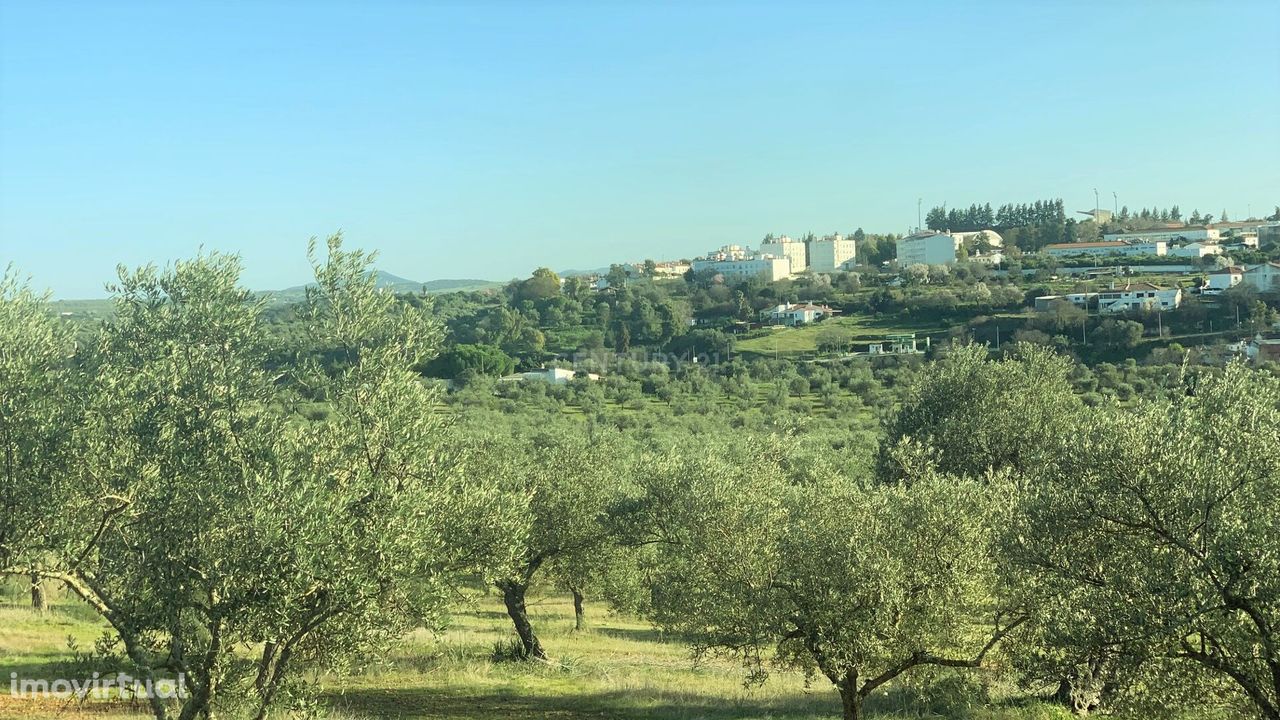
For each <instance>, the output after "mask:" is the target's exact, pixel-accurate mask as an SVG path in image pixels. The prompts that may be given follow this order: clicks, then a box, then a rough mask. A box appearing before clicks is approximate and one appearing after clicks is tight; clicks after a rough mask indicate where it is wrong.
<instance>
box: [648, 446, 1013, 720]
mask: <svg viewBox="0 0 1280 720" xmlns="http://www.w3.org/2000/svg"><path fill="white" fill-rule="evenodd" d="M766 447H768V445H767V444H766ZM779 460H780V455H779V452H774V451H772V450H766V451H765V452H758V451H756V450H755V449H753V447H752V443H751V442H741V443H734V444H731V445H728V444H726V445H718V444H712V443H706V444H704V446H703V447H702V448H701V449H699V450H693V449H689V450H684V451H678V452H671V453H668V454H666V455H664V456H663V457H660V458H654V459H653V460H652V461H651V462H650V463H648V464H647V465H646V469H645V471H644V473H643V477H642V483H643V484H644V485H645V486H646V487H647V488H648V490H649V493H650V497H651V500H652V503H653V507H654V511H653V519H652V523H653V528H654V535H653V538H652V541H653V546H654V547H656V548H658V552H659V554H660V560H659V562H658V564H657V569H656V572H655V577H654V578H653V582H652V585H651V587H652V591H653V601H652V602H653V616H654V619H655V620H656V621H657V622H658V624H659V625H660V626H662V627H663V628H665V629H667V630H670V631H672V632H676V633H680V634H682V635H683V636H685V637H687V638H688V639H689V640H690V642H691V643H692V644H693V646H694V649H695V651H696V652H697V653H699V654H703V653H716V652H727V653H729V654H732V655H735V656H737V657H740V658H741V659H743V661H744V662H745V663H746V665H747V667H748V669H749V671H750V672H751V674H752V677H753V678H756V679H763V678H764V676H765V672H766V669H767V661H766V659H767V658H769V657H770V653H771V652H772V651H776V654H773V656H772V657H773V659H774V660H776V661H777V662H781V663H783V664H786V665H791V666H798V667H802V668H805V669H807V670H810V671H816V672H817V673H820V674H821V675H823V676H824V677H826V678H827V679H828V680H829V681H830V682H831V683H832V684H833V685H835V686H836V688H837V689H838V690H839V691H840V694H841V697H842V700H843V703H844V713H845V716H846V717H848V718H857V717H861V716H862V714H863V703H864V701H865V700H866V698H867V697H868V696H869V695H870V694H871V693H873V692H875V691H876V690H877V689H879V688H882V687H884V686H885V685H886V684H888V683H891V682H892V681H893V680H895V679H896V678H898V677H899V676H900V675H902V674H903V673H906V672H909V671H910V670H911V669H912V668H915V667H919V666H924V665H947V666H959V667H972V666H976V665H977V664H979V663H980V662H981V661H982V660H983V659H984V658H985V656H986V654H987V653H988V652H989V650H990V649H991V647H992V646H993V645H994V644H995V640H997V639H998V638H999V637H1000V636H1002V635H1003V634H1004V632H1006V630H1007V628H1008V627H1009V625H1011V624H1012V622H1016V621H1010V620H1008V619H1007V618H1004V617H1002V616H1001V614H1000V613H999V610H998V608H997V607H996V605H995V604H994V603H993V601H992V600H991V597H992V588H993V583H994V574H995V568H994V562H993V560H992V555H991V552H990V550H991V544H992V541H993V527H992V524H993V523H992V520H993V518H994V517H995V515H996V513H995V512H994V511H993V509H994V508H996V507H998V506H999V504H1000V503H999V502H998V498H999V497H1001V496H1002V494H1003V496H1006V497H1007V492H1004V491H1003V490H1002V486H1003V482H1002V481H1000V480H999V479H987V481H985V482H980V481H976V480H969V479H963V478H957V477H952V476H944V475H941V474H939V473H937V472H936V471H935V470H934V469H933V468H932V467H931V466H930V465H929V464H928V463H927V462H922V463H914V462H912V461H908V460H905V459H904V460H903V462H904V464H906V465H910V466H911V467H912V469H911V475H910V482H909V483H898V484H894V485H875V484H870V485H862V484H859V483H856V482H852V481H849V480H846V479H843V478H840V477H838V476H831V477H826V478H823V479H821V480H815V479H814V478H807V479H806V480H805V481H804V482H801V483H797V482H795V481H794V479H793V478H792V477H791V476H790V474H789V473H787V472H786V471H785V470H784V469H783V466H782V464H781V463H780V462H779Z"/></svg>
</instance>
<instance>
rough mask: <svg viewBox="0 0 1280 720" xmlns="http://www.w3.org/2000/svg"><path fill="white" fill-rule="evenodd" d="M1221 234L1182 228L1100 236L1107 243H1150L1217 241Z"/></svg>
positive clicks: (1213, 228) (1215, 229) (1196, 228)
mask: <svg viewBox="0 0 1280 720" xmlns="http://www.w3.org/2000/svg"><path fill="white" fill-rule="evenodd" d="M1220 235H1221V233H1220V232H1219V230H1218V228H1215V227H1183V228H1158V229H1154V230H1133V231H1130V232H1121V233H1107V234H1106V235H1103V236H1102V239H1103V240H1106V241H1108V242H1117V241H1118V242H1127V243H1151V242H1166V243H1170V242H1175V241H1178V240H1182V241H1195V240H1213V241H1217V240H1218V238H1219V236H1220Z"/></svg>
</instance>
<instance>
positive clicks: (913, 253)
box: [898, 232, 956, 267]
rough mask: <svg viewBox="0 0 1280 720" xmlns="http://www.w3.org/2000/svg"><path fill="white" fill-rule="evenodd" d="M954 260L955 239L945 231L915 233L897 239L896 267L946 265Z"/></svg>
mask: <svg viewBox="0 0 1280 720" xmlns="http://www.w3.org/2000/svg"><path fill="white" fill-rule="evenodd" d="M955 261H956V239H955V238H954V237H952V236H950V235H948V234H947V233H941V232H924V233H916V234H915V235H910V236H908V237H904V238H902V239H901V240H899V241H898V267H906V266H908V265H948V264H950V263H953V262H955Z"/></svg>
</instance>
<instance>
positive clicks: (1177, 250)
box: [1168, 242, 1222, 258]
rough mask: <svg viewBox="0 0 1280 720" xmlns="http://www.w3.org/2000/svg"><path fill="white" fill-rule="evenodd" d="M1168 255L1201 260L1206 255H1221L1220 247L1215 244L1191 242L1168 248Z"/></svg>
mask: <svg viewBox="0 0 1280 720" xmlns="http://www.w3.org/2000/svg"><path fill="white" fill-rule="evenodd" d="M1168 254H1169V255H1172V256H1174V257H1188V258H1202V257H1205V256H1206V255H1221V254H1222V246H1221V245H1219V244H1217V243H1207V242H1191V243H1187V244H1186V245H1177V246H1175V247H1171V248H1169V252H1168Z"/></svg>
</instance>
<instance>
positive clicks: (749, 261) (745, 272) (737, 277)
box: [691, 255, 791, 282]
mask: <svg viewBox="0 0 1280 720" xmlns="http://www.w3.org/2000/svg"><path fill="white" fill-rule="evenodd" d="M691 267H692V269H693V271H694V272H695V273H700V272H704V271H705V272H713V273H716V274H718V275H722V276H723V277H724V280H725V282H741V281H743V280H749V279H751V278H754V277H760V278H764V279H765V280H766V281H768V282H776V281H778V280H785V279H786V278H789V277H791V261H790V260H788V259H787V258H784V257H773V256H771V255H770V256H763V257H753V258H742V259H728V260H717V259H715V258H713V257H706V258H698V259H697V260H694V261H693V263H692V264H691Z"/></svg>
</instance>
